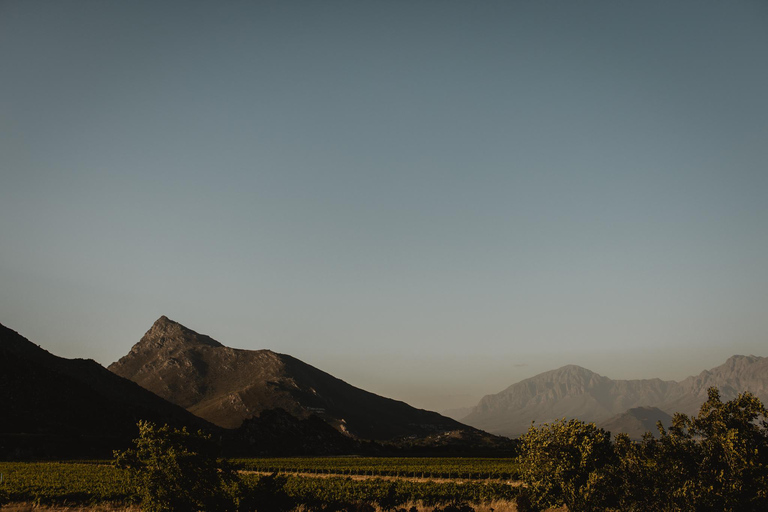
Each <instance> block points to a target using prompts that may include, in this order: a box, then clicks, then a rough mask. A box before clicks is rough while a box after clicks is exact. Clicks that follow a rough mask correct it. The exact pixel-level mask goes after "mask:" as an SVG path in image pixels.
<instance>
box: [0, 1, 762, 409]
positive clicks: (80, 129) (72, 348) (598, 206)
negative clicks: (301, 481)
mask: <svg viewBox="0 0 768 512" xmlns="http://www.w3.org/2000/svg"><path fill="white" fill-rule="evenodd" d="M767 91H768V3H766V2H763V1H732V2H723V1H707V0H703V1H702V0H697V1H691V2H686V1H680V2H666V1H643V2H623V1H619V2H617V1H606V2H599V1H588V2H570V1H549V0H545V1H535V2H534V1H511V0H510V1H504V2H496V1H477V2H467V1H451V0H440V1H437V0H435V1H404V0H403V1H397V0H395V1H378V2H375V1H365V2H360V1H342V0H329V1H317V0H313V1H269V2H267V1H262V2H259V1H248V2H237V1H231V2H214V1H210V2H196V1H183V2H172V1H166V2H156V1H136V0H132V1H130V2H118V1H109V0H108V1H103V0H98V1H95V0H94V1H77V0H73V1H68V2H60V1H48V2H45V1H34V0H33V1H21V0H13V1H9V0H0V323H2V324H3V325H5V326H7V327H10V328H11V329H14V330H16V331H18V332H20V333H21V334H22V335H24V336H25V337H27V338H29V339H30V340H32V341H34V342H35V343H37V344H39V345H41V346H42V347H43V348H45V349H46V350H49V351H50V352H52V353H54V354H56V355H59V356H63V357H82V358H91V359H95V360H96V361H98V362H99V363H101V364H103V365H105V366H106V365H108V364H110V363H112V362H113V361H116V360H117V359H119V358H120V357H121V356H123V355H125V354H126V353H127V352H128V351H129V350H130V348H131V346H132V345H133V344H134V343H136V342H138V340H139V339H140V338H141V336H142V335H143V334H144V332H146V331H147V330H148V329H149V328H150V326H151V325H152V323H153V322H154V321H155V320H156V319H157V318H158V317H160V316H161V315H166V316H168V317H170V318H171V319H173V320H176V321H178V322H180V323H182V324H184V325H186V326H187V327H189V328H191V329H194V330H196V331H198V332H201V333H205V334H208V335H210V336H212V337H213V338H215V339H217V340H219V341H220V342H222V343H224V344H225V345H228V346H232V347H236V348H244V349H262V348H269V349H272V350H275V351H277V352H281V353H286V354H290V355H292V356H294V357H297V358H299V359H301V360H303V361H305V362H307V363H309V364H312V365H314V366H316V367H318V368H320V369H322V370H324V371H327V372H329V373H331V374H333V375H335V376H337V377H339V378H342V379H344V380H345V381H347V382H349V383H351V384H353V385H355V386H358V387H362V388H364V389H367V390H369V391H372V392H375V393H379V394H382V395H385V396H388V397H391V398H396V399H399V400H404V401H406V402H408V403H410V404H412V405H414V406H417V407H421V408H428V409H433V410H439V411H443V410H446V409H450V408H454V407H462V406H470V405H474V404H476V403H477V401H478V400H479V399H480V397H482V396H483V395H486V394H490V393H496V392H499V391H501V390H502V389H504V388H506V387H507V386H509V385H511V384H513V383H515V382H518V381H520V380H522V379H524V378H527V377H531V376H533V375H535V374H537V373H540V372H542V371H546V370H550V369H554V368H558V367H560V366H563V365H566V364H578V365H581V366H584V367H586V368H589V369H590V370H592V371H595V372H597V373H600V374H601V375H606V376H608V377H611V378H617V379H618V378H652V377H660V378H664V379H675V380H680V379H683V378H685V377H686V376H688V375H693V374H697V373H699V372H700V371H702V370H704V369H706V368H711V367H714V366H717V365H719V364H721V363H723V362H724V361H725V359H727V358H728V357H729V356H730V355H733V354H755V355H760V356H768V349H767V348H768V164H767V162H768V92H767Z"/></svg>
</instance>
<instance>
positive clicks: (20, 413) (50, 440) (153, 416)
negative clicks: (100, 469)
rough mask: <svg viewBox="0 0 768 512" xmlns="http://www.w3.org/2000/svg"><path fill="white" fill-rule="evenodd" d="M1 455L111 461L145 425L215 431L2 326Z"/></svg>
mask: <svg viewBox="0 0 768 512" xmlns="http://www.w3.org/2000/svg"><path fill="white" fill-rule="evenodd" d="M0 389H1V390H2V392H1V393H0V411H2V414H0V457H2V458H8V457H53V456H59V457H60V456H67V457H83V456H100V457H103V456H111V455H112V450H113V449H115V448H123V447H125V446H127V445H128V444H129V442H130V440H131V439H132V438H134V437H136V435H137V433H138V430H137V428H136V422H137V421H138V420H139V419H145V420H150V421H154V422H156V423H169V424H171V425H174V426H189V427H191V428H206V429H208V430H212V431H215V430H217V429H216V427H214V426H213V425H211V424H210V423H208V422H206V421H204V420H202V419H200V418H198V417H196V416H194V415H192V414H190V413H189V412H187V411H185V410H184V409H183V408H181V407H179V406H177V405H174V404H172V403H169V402H167V401H165V400H163V399H162V398H160V397H158V396H156V395H154V394H153V393H151V392H149V391H147V390H145V389H143V388H142V387H140V386H138V385H136V384H135V383H133V382H131V381H130V380H127V379H123V378H121V377H119V376H117V375H115V374H114V373H112V372H110V371H108V370H107V369H105V368H104V367H102V366H101V365H99V364H98V363H96V362H95V361H92V360H85V359H65V358H62V357H57V356H55V355H53V354H51V353H49V352H47V351H46V350H43V349H42V348H40V347H39V346H37V345H35V344H34V343H32V342H31V341H29V340H28V339H26V338H24V337H23V336H21V335H20V334H19V333H17V332H15V331H13V330H11V329H9V328H7V327H5V326H3V325H0Z"/></svg>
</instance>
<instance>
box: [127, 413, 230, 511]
mask: <svg viewBox="0 0 768 512" xmlns="http://www.w3.org/2000/svg"><path fill="white" fill-rule="evenodd" d="M138 427H139V437H138V438H137V439H134V441H133V443H134V444H135V448H132V449H129V450H126V451H124V452H115V465H116V466H117V467H120V468H124V469H128V470H130V471H131V472H132V473H133V477H134V482H135V483H136V487H137V493H138V495H139V497H140V498H141V507H142V509H143V510H146V511H148V512H187V511H190V512H192V511H197V510H206V511H208V510H210V511H219V510H222V511H223V510H232V509H234V506H235V505H234V501H233V499H232V496H231V493H230V490H231V488H232V487H233V485H234V479H233V478H232V474H231V472H230V471H228V470H227V469H226V468H222V466H223V464H222V462H221V461H219V460H218V459H217V458H216V454H217V451H218V450H217V446H216V445H215V443H213V441H212V440H211V437H210V435H207V434H204V433H203V432H202V431H198V432H197V433H191V432H188V431H187V429H186V428H183V429H181V430H178V429H175V428H171V427H169V426H168V425H165V426H163V427H157V426H156V425H155V424H153V423H151V422H148V421H139V423H138Z"/></svg>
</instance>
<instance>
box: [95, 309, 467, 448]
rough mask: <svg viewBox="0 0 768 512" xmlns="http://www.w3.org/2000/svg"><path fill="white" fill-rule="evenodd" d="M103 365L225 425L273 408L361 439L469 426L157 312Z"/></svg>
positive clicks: (205, 417)
mask: <svg viewBox="0 0 768 512" xmlns="http://www.w3.org/2000/svg"><path fill="white" fill-rule="evenodd" d="M109 370H111V371H112V372H114V373H115V374H117V375H119V376H121V377H125V378H127V379H131V380H133V381H134V382H136V383H138V384H140V385H141V386H143V387H144V388H146V389H148V390H150V391H152V392H153V393H156V394H157V395H159V396H161V397H163V398H164V399H166V400H168V401H170V402H173V403H175V404H178V405H179V406H181V407H184V408H186V409H187V410H189V411H190V412H192V413H194V414H196V415H198V416H200V417H201V418H204V419H206V420H208V421H210V422H212V423H214V424H216V425H219V426H222V427H226V428H236V427H238V426H240V425H241V424H242V423H243V421H244V420H246V419H248V418H252V417H254V416H258V415H259V414H260V413H261V412H262V411H264V410H267V409H276V408H279V409H283V410H285V411H287V412H289V413H290V414H291V415H293V416H295V417H297V418H300V419H306V418H308V417H309V416H310V415H312V414H315V415H317V416H319V417H320V418H322V419H323V420H325V421H326V422H328V423H329V424H330V425H332V426H333V427H335V428H336V429H337V430H339V431H341V432H344V433H347V434H349V435H350V436H353V437H356V438H361V439H372V440H391V439H394V438H398V437H405V436H413V435H416V436H427V435H429V434H433V433H435V432H442V431H455V430H474V429H472V428H471V427H467V426H466V425H462V424H461V423H459V422H458V421H456V420H453V419H450V418H446V417H444V416H441V415H439V414H437V413H435V412H430V411H425V410H422V409H415V408H413V407H411V406H409V405H408V404H406V403H404V402H400V401H396V400H392V399H389V398H384V397H381V396H378V395H375V394H373V393H369V392H367V391H364V390H362V389H359V388H356V387H354V386H351V385H349V384H347V383H346V382H344V381H342V380H340V379H337V378H335V377H333V376H332V375H329V374H327V373H325V372H323V371H321V370H318V369H317V368H314V367H312V366H310V365H308V364H306V363H304V362H302V361H299V360H298V359H296V358H294V357H291V356H288V355H285V354H278V353H276V352H272V351H271V350H240V349H234V348H229V347H225V346H224V345H222V344H221V343H219V342H218V341H216V340H214V339H212V338H210V337H208V336H205V335H202V334H198V333H196V332H194V331H192V330H190V329H188V328H186V327H184V326H183V325H181V324H179V323H177V322H174V321H172V320H169V319H168V318H166V317H165V316H163V317H160V318H159V319H158V320H157V321H156V322H155V323H154V325H153V326H152V327H151V328H150V329H149V331H147V333H146V334H145V335H144V336H143V337H142V338H141V340H140V341H139V342H138V343H137V344H136V345H134V346H133V348H132V349H131V351H130V353H128V354H127V355H126V356H124V357H122V358H121V359H120V360H119V361H117V362H116V363H113V364H112V365H110V366H109Z"/></svg>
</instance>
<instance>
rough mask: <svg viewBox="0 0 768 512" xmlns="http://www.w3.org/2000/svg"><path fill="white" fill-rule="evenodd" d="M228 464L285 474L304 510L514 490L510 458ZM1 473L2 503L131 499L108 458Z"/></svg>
mask: <svg viewBox="0 0 768 512" xmlns="http://www.w3.org/2000/svg"><path fill="white" fill-rule="evenodd" d="M230 462H231V464H232V465H233V466H234V467H236V468H238V469H240V470H241V471H244V472H241V473H240V475H239V478H240V479H241V480H242V481H244V482H246V483H251V484H255V483H256V482H257V481H258V479H259V478H262V476H261V475H259V474H253V473H247V471H269V472H273V471H279V472H281V473H287V474H288V479H287V482H286V484H285V487H284V489H285V491H286V493H287V494H288V495H289V496H291V497H292V498H294V499H295V500H296V501H297V502H299V503H303V504H306V505H307V506H309V508H310V509H312V507H313V506H314V507H317V508H321V507H322V506H323V505H327V504H333V503H340V502H368V503H379V502H380V501H381V500H385V499H390V500H394V501H396V502H403V503H404V502H420V503H423V504H425V505H435V504H441V503H448V502H452V501H457V500H458V501H467V502H472V503H488V502H492V501H508V500H511V499H512V498H513V496H514V493H515V487H513V486H511V485H509V484H507V483H504V482H503V481H502V480H503V479H504V478H508V477H509V475H512V474H514V463H513V462H512V461H511V460H506V459H455V458H452V459H439V458H379V459H376V458H360V457H339V458H290V459H237V460H233V461H230ZM290 473H298V474H306V473H309V474H317V475H318V476H320V475H324V476H326V477H324V478H317V477H313V476H297V475H290ZM0 474H1V475H2V483H0V500H5V501H7V502H34V503H39V504H55V505H95V504H102V503H121V504H128V503H133V502H135V501H136V499H137V497H136V496H135V493H134V485H133V483H132V482H131V479H130V477H129V474H128V473H127V472H125V471H123V470H120V469H116V468H114V467H113V466H112V465H111V464H110V463H109V462H108V461H104V462H101V463H99V462H98V461H96V462H89V463H83V462H34V463H27V462H0ZM353 476H354V478H353ZM361 476H367V477H368V478H360V477H361ZM380 477H382V478H380ZM392 477H396V478H394V479H393V478H392ZM422 478H424V479H427V478H439V479H441V481H428V480H427V481H423V480H421V479H422ZM446 479H448V480H449V481H444V480H446ZM467 479H470V480H467Z"/></svg>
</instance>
